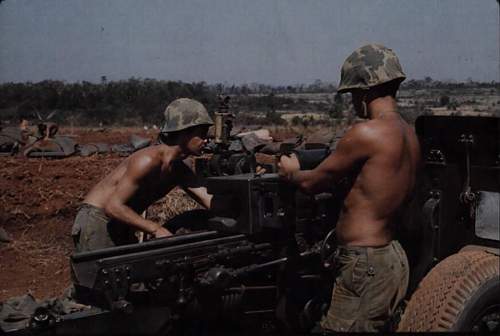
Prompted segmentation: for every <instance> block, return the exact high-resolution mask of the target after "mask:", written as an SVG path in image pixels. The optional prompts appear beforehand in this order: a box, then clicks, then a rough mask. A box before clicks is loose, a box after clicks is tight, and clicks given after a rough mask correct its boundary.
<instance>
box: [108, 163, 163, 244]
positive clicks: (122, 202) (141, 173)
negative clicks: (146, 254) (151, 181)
mask: <svg viewBox="0 0 500 336" xmlns="http://www.w3.org/2000/svg"><path fill="white" fill-rule="evenodd" d="M152 169H154V163H153V162H152V159H151V158H150V157H147V156H141V157H136V158H133V159H131V160H130V161H129V162H128V165H127V171H126V172H125V174H124V176H123V177H122V178H121V179H120V181H119V182H118V185H117V186H116V190H115V192H114V193H113V195H112V196H111V198H110V199H109V201H108V202H107V203H106V206H105V208H104V210H105V212H106V214H107V215H108V216H109V217H111V218H114V219H116V220H118V221H119V222H122V223H125V224H127V225H130V226H132V227H134V228H136V229H138V230H141V231H143V232H146V233H149V234H152V235H154V236H155V237H164V236H169V235H171V233H170V232H169V231H168V230H166V229H165V228H163V227H162V226H161V225H159V224H158V223H155V222H153V221H150V220H147V219H145V218H143V217H142V216H140V215H139V214H138V213H137V212H135V211H134V210H133V209H132V208H130V207H129V206H128V205H127V202H128V201H129V200H130V199H131V198H132V197H133V196H134V195H135V193H136V192H137V191H138V189H139V187H140V185H141V183H142V181H143V179H144V178H145V177H146V176H147V175H148V174H149V173H150V172H151V170H152Z"/></svg>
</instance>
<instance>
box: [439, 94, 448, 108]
mask: <svg viewBox="0 0 500 336" xmlns="http://www.w3.org/2000/svg"><path fill="white" fill-rule="evenodd" d="M449 103H450V97H449V96H447V95H442V96H441V97H439V106H448V104H449Z"/></svg>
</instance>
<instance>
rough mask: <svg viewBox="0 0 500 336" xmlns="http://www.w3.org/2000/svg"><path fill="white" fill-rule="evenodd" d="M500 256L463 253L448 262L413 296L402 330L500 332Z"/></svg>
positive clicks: (420, 286)
mask: <svg viewBox="0 0 500 336" xmlns="http://www.w3.org/2000/svg"><path fill="white" fill-rule="evenodd" d="M499 263H500V258H499V256H498V255H494V254H492V253H488V252H485V251H478V250H475V251H467V252H460V253H457V254H454V255H451V256H450V257H448V258H446V259H444V260H443V261H442V262H440V263H439V264H438V265H436V267H434V268H433V269H432V270H431V271H430V272H429V274H427V276H426V277H425V278H424V279H423V280H422V282H421V283H420V285H419V287H418V288H417V290H416V291H415V293H413V295H412V297H411V299H410V301H409V303H408V305H407V307H406V309H405V312H404V314H403V316H402V318H401V322H400V323H399V327H398V331H405V332H416V331H462V332H464V331H469V332H492V333H496V334H498V333H499V332H500V277H499Z"/></svg>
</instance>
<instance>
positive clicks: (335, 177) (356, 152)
mask: <svg viewBox="0 0 500 336" xmlns="http://www.w3.org/2000/svg"><path fill="white" fill-rule="evenodd" d="M372 137H373V132H372V131H371V129H370V128H369V127H368V126H366V125H363V124H359V125H355V126H353V127H352V128H351V129H350V130H349V131H347V132H346V134H345V135H344V137H343V138H342V139H341V140H340V141H339V143H338V145H337V148H336V150H335V152H333V153H332V154H330V155H329V156H328V157H327V158H326V159H325V160H323V162H321V163H320V164H319V165H318V166H317V167H316V168H315V169H312V170H291V171H289V172H286V173H285V174H284V176H285V178H286V179H288V180H289V181H290V182H292V183H294V184H296V185H297V186H299V187H300V188H301V189H302V190H303V191H305V192H307V193H319V192H322V191H326V190H328V188H331V186H332V185H333V184H334V183H337V182H338V181H340V180H341V179H342V178H343V177H345V176H346V175H347V174H348V173H349V172H350V171H352V170H353V168H355V167H356V166H357V165H358V164H361V163H363V162H364V161H366V160H367V159H368V158H369V156H370V151H371V147H372V140H373V139H371V138H372Z"/></svg>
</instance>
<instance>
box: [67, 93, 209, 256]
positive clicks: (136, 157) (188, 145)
mask: <svg viewBox="0 0 500 336" xmlns="http://www.w3.org/2000/svg"><path fill="white" fill-rule="evenodd" d="M210 125H212V119H211V118H210V116H209V115H208V112H207V110H206V109H205V107H204V106H203V105H202V104H201V103H199V102H197V101H195V100H192V99H187V98H181V99H177V100H175V101H173V102H172V103H171V104H170V105H169V106H168V107H167V108H166V110H165V124H164V126H163V127H162V129H161V133H160V136H159V139H160V142H161V144H159V145H156V146H152V147H148V148H145V149H142V150H140V151H138V152H136V153H134V154H132V155H131V156H129V157H128V158H127V159H125V160H124V161H123V162H122V163H121V164H120V165H119V166H118V167H117V168H116V169H115V170H113V171H112V172H111V173H110V174H109V175H107V176H106V177H105V178H104V179H103V180H102V181H100V182H99V183H98V184H97V185H96V186H94V188H92V190H90V192H89V193H88V195H87V196H86V197H85V199H84V200H83V204H82V206H81V207H80V210H79V211H78V214H77V215H76V218H75V222H74V225H73V229H72V232H71V234H72V236H73V239H74V241H75V247H76V252H84V251H92V250H96V249H102V248H106V247H111V246H116V245H123V244H131V243H135V242H137V239H136V238H135V235H134V233H135V231H136V230H139V231H143V232H145V233H149V234H151V235H152V236H154V237H155V238H159V237H167V236H170V235H172V234H171V233H170V232H169V231H168V230H167V229H166V228H164V227H162V226H161V225H160V224H158V223H155V222H153V221H150V220H147V219H145V218H143V217H141V215H140V213H142V212H143V211H144V210H145V209H146V208H147V207H148V206H150V205H151V204H152V203H154V202H155V201H157V200H158V199H160V198H162V197H163V196H165V195H166V194H168V192H170V190H172V189H173V188H174V187H175V186H180V187H182V188H183V189H184V190H185V191H186V192H187V193H188V194H189V195H190V196H191V197H192V198H193V199H195V200H196V201H197V202H198V203H200V204H201V205H202V206H204V207H205V208H210V202H211V199H212V196H211V195H209V194H208V193H207V190H206V188H204V187H201V186H200V185H198V184H197V182H196V177H195V175H194V173H193V172H192V171H191V169H190V168H188V167H187V166H186V165H185V164H184V163H183V161H182V160H183V159H185V158H186V157H187V156H188V155H199V154H200V153H201V149H202V147H203V145H204V144H205V140H206V137H207V131H208V128H209V126H210Z"/></svg>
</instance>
